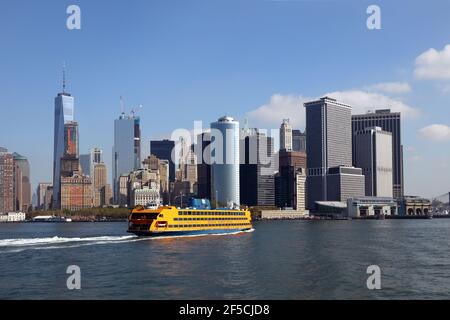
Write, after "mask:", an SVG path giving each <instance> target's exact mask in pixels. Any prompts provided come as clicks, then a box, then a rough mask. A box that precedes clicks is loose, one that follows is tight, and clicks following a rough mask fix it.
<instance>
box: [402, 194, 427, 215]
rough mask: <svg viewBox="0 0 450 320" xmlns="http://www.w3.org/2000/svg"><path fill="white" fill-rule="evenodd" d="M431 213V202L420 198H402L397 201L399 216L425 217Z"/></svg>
mask: <svg viewBox="0 0 450 320" xmlns="http://www.w3.org/2000/svg"><path fill="white" fill-rule="evenodd" d="M430 213H431V201H430V200H429V199H425V198H421V197H411V196H409V197H407V196H405V197H402V198H400V199H398V214H399V215H400V216H426V215H428V214H430Z"/></svg>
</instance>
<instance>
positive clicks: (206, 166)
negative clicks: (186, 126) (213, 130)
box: [196, 132, 211, 199]
mask: <svg viewBox="0 0 450 320" xmlns="http://www.w3.org/2000/svg"><path fill="white" fill-rule="evenodd" d="M210 144H211V135H210V134H209V133H208V132H205V133H202V134H199V135H198V136H197V148H196V153H197V196H198V197H199V198H202V199H211V154H210V153H209V154H208V151H207V150H209V149H207V147H208V146H209V145H210Z"/></svg>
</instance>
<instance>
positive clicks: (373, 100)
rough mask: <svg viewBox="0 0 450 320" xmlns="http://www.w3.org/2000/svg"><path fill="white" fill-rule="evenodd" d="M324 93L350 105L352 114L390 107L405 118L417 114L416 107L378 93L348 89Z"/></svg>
mask: <svg viewBox="0 0 450 320" xmlns="http://www.w3.org/2000/svg"><path fill="white" fill-rule="evenodd" d="M326 95H327V96H330V97H333V98H335V99H337V100H338V101H341V102H344V103H347V104H349V105H351V106H352V108H353V109H352V113H353V114H361V113H366V112H367V111H369V110H371V111H373V110H376V109H391V111H394V112H401V113H402V116H403V117H406V118H414V117H416V116H417V115H418V114H419V110H418V109H416V108H414V107H411V106H409V105H408V104H406V103H404V102H403V101H400V100H398V99H394V98H391V97H388V96H386V95H383V94H380V93H375V92H367V91H363V90H349V91H335V92H331V93H328V94H326Z"/></svg>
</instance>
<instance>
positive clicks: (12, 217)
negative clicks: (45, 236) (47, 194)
mask: <svg viewBox="0 0 450 320" xmlns="http://www.w3.org/2000/svg"><path fill="white" fill-rule="evenodd" d="M25 217H26V215H25V212H8V213H7V214H0V222H22V221H25Z"/></svg>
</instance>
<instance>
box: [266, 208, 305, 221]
mask: <svg viewBox="0 0 450 320" xmlns="http://www.w3.org/2000/svg"><path fill="white" fill-rule="evenodd" d="M308 215H309V211H308V210H291V209H288V210H284V209H278V210H261V211H260V212H259V217H260V218H261V219H268V220H270V219H301V218H305V217H307V216H308Z"/></svg>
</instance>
